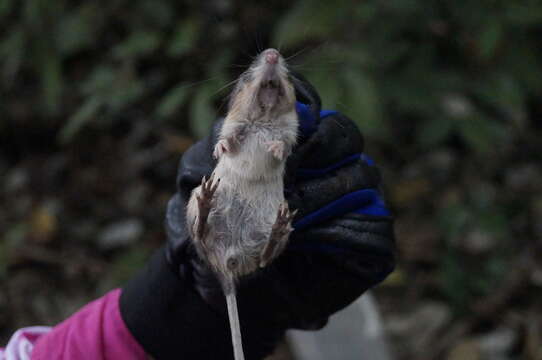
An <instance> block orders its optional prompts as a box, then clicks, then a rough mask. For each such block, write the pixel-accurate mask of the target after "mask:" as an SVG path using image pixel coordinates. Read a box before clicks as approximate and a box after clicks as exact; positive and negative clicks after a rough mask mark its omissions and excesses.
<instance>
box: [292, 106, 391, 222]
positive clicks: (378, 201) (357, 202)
mask: <svg viewBox="0 0 542 360" xmlns="http://www.w3.org/2000/svg"><path fill="white" fill-rule="evenodd" d="M296 111H297V114H298V117H299V130H300V132H301V134H302V135H303V136H309V135H311V134H312V133H314V132H315V131H316V129H317V127H318V121H317V120H316V119H314V117H313V116H312V113H311V111H310V107H309V106H308V105H305V104H302V103H300V102H297V103H296ZM334 114H337V111H333V110H322V111H320V119H322V118H324V117H326V116H330V115H334ZM360 159H361V160H362V161H364V162H365V163H367V165H369V166H375V164H374V161H373V160H372V159H371V158H370V157H369V156H367V155H365V154H354V155H351V156H349V157H347V158H345V159H343V160H341V161H339V162H337V163H335V164H333V165H331V166H328V167H326V168H322V169H307V168H299V169H298V171H297V176H298V177H300V178H302V179H311V178H317V177H320V176H323V175H325V174H327V173H329V172H331V171H334V170H337V169H339V168H341V167H343V166H345V165H348V164H350V163H353V162H355V161H359V160H360ZM350 212H354V213H357V214H362V215H370V216H389V215H390V212H389V210H388V209H387V208H386V204H385V203H384V201H383V199H382V197H381V195H380V192H379V191H378V190H377V189H363V190H358V191H355V192H352V193H350V194H347V195H345V196H343V197H341V198H339V199H337V200H335V201H333V202H331V203H329V204H327V205H326V206H324V207H322V208H320V209H318V210H317V211H314V212H312V213H311V214H309V215H307V216H305V217H304V218H302V219H300V220H298V221H296V222H295V223H294V225H293V226H294V229H295V230H302V229H304V228H306V227H308V226H310V225H313V224H317V223H320V222H322V221H325V220H328V219H331V218H334V217H338V216H341V215H344V214H346V213H350Z"/></svg>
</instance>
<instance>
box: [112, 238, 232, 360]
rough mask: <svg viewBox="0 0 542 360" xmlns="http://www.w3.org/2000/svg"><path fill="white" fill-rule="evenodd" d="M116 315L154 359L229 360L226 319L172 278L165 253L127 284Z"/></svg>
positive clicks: (154, 258) (194, 292)
mask: <svg viewBox="0 0 542 360" xmlns="http://www.w3.org/2000/svg"><path fill="white" fill-rule="evenodd" d="M120 313H121V316H122V318H123V320H124V322H125V324H126V326H127V328H128V329H129V331H130V332H131V333H132V335H133V336H134V338H135V339H136V340H137V341H138V342H139V344H141V346H142V347H143V348H144V349H145V351H146V352H147V353H149V354H150V355H152V356H153V357H154V358H156V359H161V360H162V359H166V360H167V359H175V360H176V359H202V360H205V359H218V358H221V359H229V358H230V357H229V354H231V353H232V347H231V338H230V332H229V324H228V320H227V318H225V317H223V316H222V315H220V314H218V313H216V312H214V311H213V310H212V309H211V308H210V307H209V306H208V305H207V304H206V303H205V302H204V301H203V299H202V298H201V297H200V296H199V295H198V294H197V293H196V291H195V290H194V289H192V288H191V287H190V286H189V285H188V283H187V281H186V280H185V279H182V278H180V277H179V276H178V275H177V273H176V272H175V271H174V270H173V269H172V268H171V266H170V265H169V264H168V263H167V261H166V254H165V249H164V248H160V249H159V250H157V251H156V252H155V254H154V255H153V256H152V258H151V260H150V261H149V262H148V263H147V265H146V266H145V267H144V268H143V269H142V270H141V271H140V272H139V273H138V274H136V276H134V277H133V278H132V279H131V280H130V281H129V282H128V283H127V284H126V286H125V287H124V289H123V291H122V295H121V297H120Z"/></svg>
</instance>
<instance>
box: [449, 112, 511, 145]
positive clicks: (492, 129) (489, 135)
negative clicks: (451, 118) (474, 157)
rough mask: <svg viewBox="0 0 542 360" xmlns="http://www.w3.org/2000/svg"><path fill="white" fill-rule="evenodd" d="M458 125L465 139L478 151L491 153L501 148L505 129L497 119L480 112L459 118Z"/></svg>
mask: <svg viewBox="0 0 542 360" xmlns="http://www.w3.org/2000/svg"><path fill="white" fill-rule="evenodd" d="M458 126H459V131H460V133H461V135H462V137H463V139H464V140H465V141H466V142H467V144H468V145H470V146H471V147H472V148H473V149H474V150H476V151H477V152H480V153H489V152H490V151H492V150H496V149H499V148H501V140H502V136H503V135H504V129H503V128H502V126H501V125H500V124H499V123H498V122H497V121H496V120H494V119H488V118H486V117H484V116H483V115H482V114H480V113H478V114H476V115H474V116H468V117H466V118H463V119H459V120H458Z"/></svg>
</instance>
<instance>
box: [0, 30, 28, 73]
mask: <svg viewBox="0 0 542 360" xmlns="http://www.w3.org/2000/svg"><path fill="white" fill-rule="evenodd" d="M25 44H26V39H25V34H24V31H23V29H22V28H19V27H14V28H12V31H11V32H10V34H9V35H7V36H6V37H5V38H4V39H2V42H1V43H0V56H1V58H2V60H3V66H2V75H3V77H4V78H5V79H6V84H9V83H11V81H12V79H13V78H14V77H15V76H16V75H17V73H18V72H19V69H20V68H21V65H22V63H23V60H24V54H25Z"/></svg>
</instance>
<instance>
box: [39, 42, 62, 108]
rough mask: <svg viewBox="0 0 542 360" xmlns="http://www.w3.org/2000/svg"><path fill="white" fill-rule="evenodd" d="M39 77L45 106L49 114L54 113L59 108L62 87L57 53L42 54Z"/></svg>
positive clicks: (60, 66)
mask: <svg viewBox="0 0 542 360" xmlns="http://www.w3.org/2000/svg"><path fill="white" fill-rule="evenodd" d="M40 77H41V87H42V90H43V95H44V101H45V107H46V109H47V112H48V113H49V114H52V115H54V114H56V113H57V112H58V110H59V105H60V96H61V94H62V87H63V83H62V65H61V63H60V59H59V57H58V56H57V54H55V53H53V52H48V53H46V54H44V57H43V58H42V60H41V71H40Z"/></svg>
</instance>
